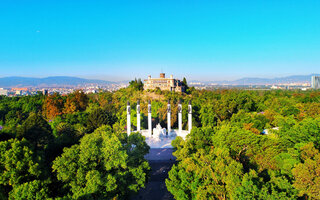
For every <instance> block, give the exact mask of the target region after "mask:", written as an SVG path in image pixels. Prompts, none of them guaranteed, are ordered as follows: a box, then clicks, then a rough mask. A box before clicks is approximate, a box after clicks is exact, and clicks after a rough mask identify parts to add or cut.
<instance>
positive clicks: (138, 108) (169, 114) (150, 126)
mask: <svg viewBox="0 0 320 200" xmlns="http://www.w3.org/2000/svg"><path fill="white" fill-rule="evenodd" d="M167 128H168V133H170V132H171V104H170V100H168V106H167ZM178 129H179V134H181V132H182V104H181V99H180V100H179V103H178ZM191 129H192V106H191V101H189V105H188V132H189V133H190V131H191ZM137 131H138V132H139V131H141V125H140V100H138V102H137ZM130 133H131V108H130V102H129V101H128V103H127V134H128V135H130ZM148 133H149V135H150V136H151V135H152V117H151V101H150V100H149V101H148Z"/></svg>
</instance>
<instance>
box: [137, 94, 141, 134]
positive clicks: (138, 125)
mask: <svg viewBox="0 0 320 200" xmlns="http://www.w3.org/2000/svg"><path fill="white" fill-rule="evenodd" d="M137 131H138V132H140V100H138V102H137Z"/></svg>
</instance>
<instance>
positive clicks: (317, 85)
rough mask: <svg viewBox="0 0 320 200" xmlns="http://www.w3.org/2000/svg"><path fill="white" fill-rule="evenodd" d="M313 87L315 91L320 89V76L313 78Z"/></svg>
mask: <svg viewBox="0 0 320 200" xmlns="http://www.w3.org/2000/svg"><path fill="white" fill-rule="evenodd" d="M311 87H312V88H313V89H320V76H312V77H311Z"/></svg>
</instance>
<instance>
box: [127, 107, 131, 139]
mask: <svg viewBox="0 0 320 200" xmlns="http://www.w3.org/2000/svg"><path fill="white" fill-rule="evenodd" d="M130 133H131V108H130V102H129V101H128V103H127V135H128V136H129V135H130Z"/></svg>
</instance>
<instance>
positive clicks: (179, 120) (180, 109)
mask: <svg viewBox="0 0 320 200" xmlns="http://www.w3.org/2000/svg"><path fill="white" fill-rule="evenodd" d="M178 127H179V134H180V135H181V133H182V105H181V99H180V100H179V104H178Z"/></svg>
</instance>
